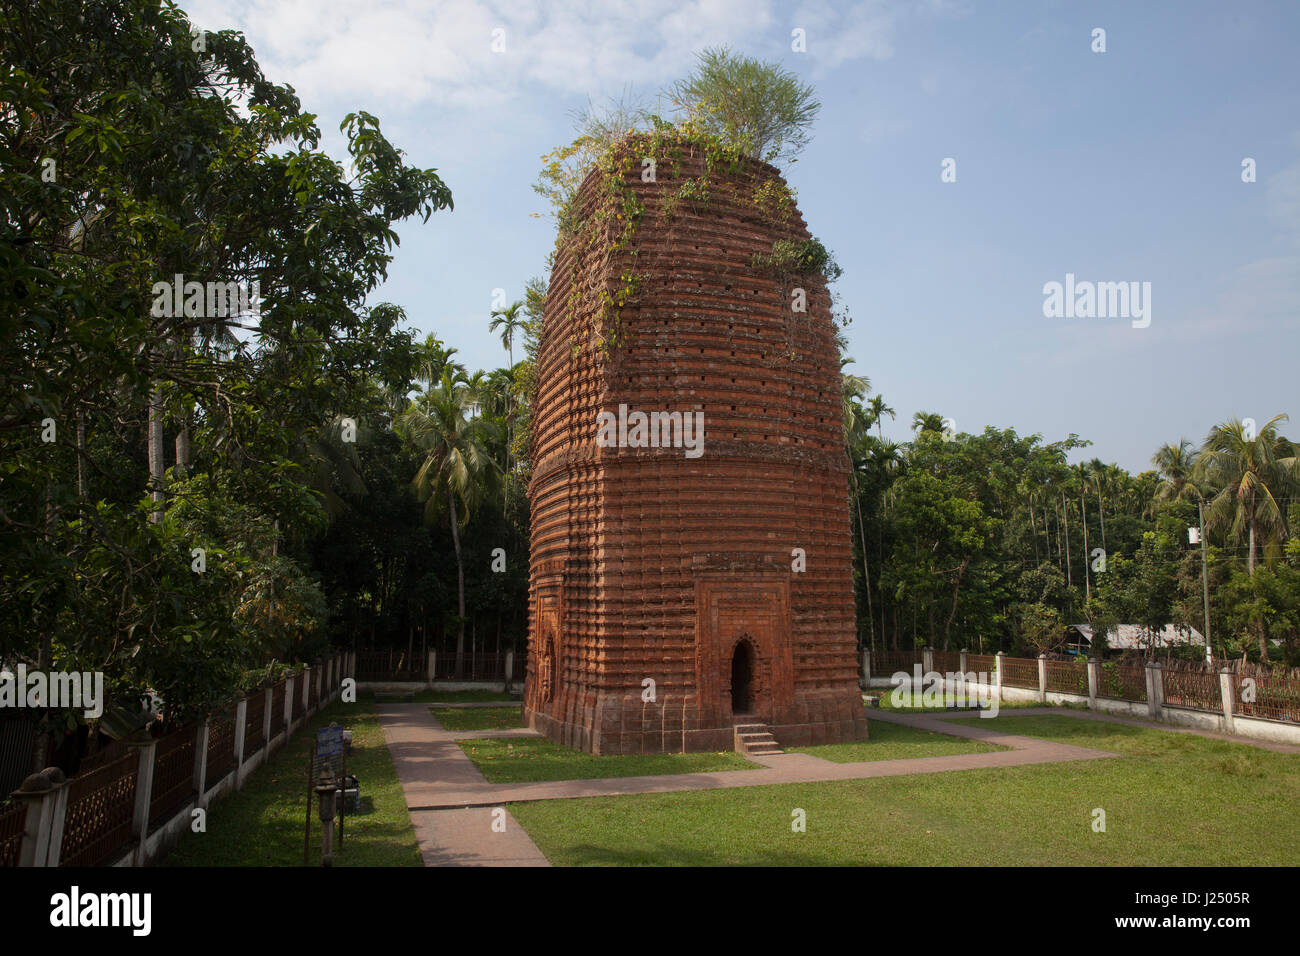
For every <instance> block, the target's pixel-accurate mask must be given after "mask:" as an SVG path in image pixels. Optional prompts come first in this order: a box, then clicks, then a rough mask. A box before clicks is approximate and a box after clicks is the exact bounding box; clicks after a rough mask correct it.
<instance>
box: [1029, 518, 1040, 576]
mask: <svg viewBox="0 0 1300 956" xmlns="http://www.w3.org/2000/svg"><path fill="white" fill-rule="evenodd" d="M1029 538H1030V540H1031V541H1033V542H1034V565H1035V566H1037V565H1038V564H1039V563H1041V559H1040V558H1039V557H1038V525H1037V524H1035V523H1034V506H1033V505H1032V504H1030V506H1029Z"/></svg>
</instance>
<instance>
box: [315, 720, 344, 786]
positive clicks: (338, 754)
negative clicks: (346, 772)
mask: <svg viewBox="0 0 1300 956" xmlns="http://www.w3.org/2000/svg"><path fill="white" fill-rule="evenodd" d="M316 765H317V766H318V767H322V766H328V767H329V769H330V776H332V777H338V775H339V774H340V773H342V765H343V728H342V727H340V726H339V725H338V724H330V725H329V726H328V727H322V728H321V729H320V730H318V731H316Z"/></svg>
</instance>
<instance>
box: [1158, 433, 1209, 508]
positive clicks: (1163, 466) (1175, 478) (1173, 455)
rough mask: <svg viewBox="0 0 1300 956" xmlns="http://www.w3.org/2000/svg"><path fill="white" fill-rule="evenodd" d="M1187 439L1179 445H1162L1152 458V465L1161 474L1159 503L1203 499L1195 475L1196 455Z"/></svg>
mask: <svg viewBox="0 0 1300 956" xmlns="http://www.w3.org/2000/svg"><path fill="white" fill-rule="evenodd" d="M1191 448H1192V443H1191V442H1190V441H1188V440H1187V439H1186V438H1184V439H1182V440H1181V441H1179V442H1178V444H1177V445H1174V444H1172V443H1171V444H1167V445H1161V446H1160V448H1159V449H1158V450H1157V451H1156V453H1155V454H1154V455H1152V456H1151V464H1153V465H1155V466H1156V468H1157V469H1158V470H1159V472H1160V478H1161V480H1160V487H1159V488H1158V489H1157V490H1156V499H1157V500H1158V501H1195V500H1197V499H1198V498H1200V497H1201V489H1200V488H1198V487H1197V485H1196V482H1195V479H1194V477H1193V476H1194V474H1195V471H1196V453H1195V452H1193V451H1192V450H1191Z"/></svg>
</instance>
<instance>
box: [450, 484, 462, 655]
mask: <svg viewBox="0 0 1300 956" xmlns="http://www.w3.org/2000/svg"><path fill="white" fill-rule="evenodd" d="M447 504H448V505H449V507H450V513H451V543H452V544H453V545H454V546H455V548H456V588H457V597H458V600H459V604H458V607H459V609H460V620H458V621H457V622H456V679H457V680H459V679H460V677H461V674H462V673H463V661H464V658H465V562H464V561H462V560H461V556H460V528H459V527H458V519H457V517H456V495H455V493H454V492H452V491H451V490H450V489H448V491H447Z"/></svg>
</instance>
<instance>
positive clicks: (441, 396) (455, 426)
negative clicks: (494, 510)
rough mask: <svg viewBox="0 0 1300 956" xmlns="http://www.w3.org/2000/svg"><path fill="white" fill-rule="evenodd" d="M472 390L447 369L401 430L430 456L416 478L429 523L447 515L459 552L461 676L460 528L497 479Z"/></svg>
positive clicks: (461, 586)
mask: <svg viewBox="0 0 1300 956" xmlns="http://www.w3.org/2000/svg"><path fill="white" fill-rule="evenodd" d="M473 400H474V396H473V393H472V390H471V389H470V387H469V385H468V384H466V383H465V382H462V381H458V380H457V378H456V375H455V373H454V371H453V370H452V369H451V368H449V367H448V368H444V369H443V371H442V377H441V378H440V379H439V380H438V383H437V384H436V385H434V386H433V387H432V388H430V389H429V390H428V391H427V392H426V393H425V394H424V395H423V396H421V397H420V398H419V399H417V400H416V401H414V402H412V403H411V404H410V405H409V406H408V407H407V409H406V411H405V412H403V413H402V416H401V418H400V419H399V421H398V433H399V434H400V435H402V437H403V438H404V439H406V440H407V441H409V442H410V443H411V444H412V445H414V446H415V447H416V448H418V449H419V450H420V451H422V452H423V453H424V455H425V458H424V463H423V464H422V465H420V470H419V471H418V472H416V474H415V478H414V479H413V480H412V481H411V487H412V488H413V489H414V490H415V493H416V496H417V497H418V498H419V500H420V501H422V502H424V520H425V523H426V524H430V525H432V524H435V523H437V522H438V521H440V520H441V519H442V516H443V514H444V513H446V514H447V518H448V523H449V524H450V525H451V541H452V545H453V547H454V549H455V552H456V579H457V588H458V596H459V602H460V603H459V619H458V622H457V634H456V672H457V676H458V677H459V676H460V670H461V661H462V660H463V658H464V653H465V564H464V560H463V558H462V555H461V547H460V532H461V529H462V528H463V527H464V526H465V525H466V524H467V523H468V522H469V518H470V515H471V514H473V512H474V509H475V507H477V505H478V502H479V501H480V500H481V499H482V497H483V495H484V494H485V493H486V488H487V485H488V484H489V483H490V480H491V478H492V473H491V472H492V462H491V457H490V456H489V455H488V453H487V450H486V449H487V445H488V442H489V441H490V439H491V434H490V433H491V425H490V424H489V422H488V420H487V419H486V418H484V417H481V416H480V417H471V415H470V406H471V404H472V402H473Z"/></svg>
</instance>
